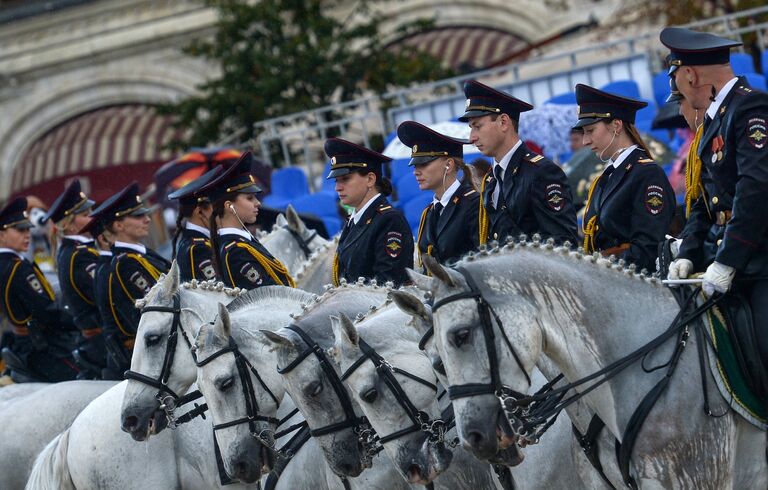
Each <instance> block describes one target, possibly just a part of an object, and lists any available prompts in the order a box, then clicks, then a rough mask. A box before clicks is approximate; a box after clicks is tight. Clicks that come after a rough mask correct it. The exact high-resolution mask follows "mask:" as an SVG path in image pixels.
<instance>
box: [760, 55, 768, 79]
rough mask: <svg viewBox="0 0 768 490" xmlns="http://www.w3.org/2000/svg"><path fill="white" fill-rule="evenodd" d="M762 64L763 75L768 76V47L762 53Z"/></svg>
mask: <svg viewBox="0 0 768 490" xmlns="http://www.w3.org/2000/svg"><path fill="white" fill-rule="evenodd" d="M760 66H762V67H763V75H765V76H766V77H768V49H764V50H763V52H762V53H760Z"/></svg>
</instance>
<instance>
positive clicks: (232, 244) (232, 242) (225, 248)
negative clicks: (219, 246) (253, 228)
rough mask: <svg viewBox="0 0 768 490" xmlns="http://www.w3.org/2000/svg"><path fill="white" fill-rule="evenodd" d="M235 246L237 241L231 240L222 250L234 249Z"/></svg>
mask: <svg viewBox="0 0 768 490" xmlns="http://www.w3.org/2000/svg"><path fill="white" fill-rule="evenodd" d="M236 244H237V240H233V241H231V242H229V243H227V244H226V245H224V250H228V249H229V248H231V247H234V246H235V245H236Z"/></svg>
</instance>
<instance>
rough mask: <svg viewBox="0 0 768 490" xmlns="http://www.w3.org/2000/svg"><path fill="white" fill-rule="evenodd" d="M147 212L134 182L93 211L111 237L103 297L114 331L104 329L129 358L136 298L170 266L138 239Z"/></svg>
mask: <svg viewBox="0 0 768 490" xmlns="http://www.w3.org/2000/svg"><path fill="white" fill-rule="evenodd" d="M149 212H150V210H149V209H148V208H146V207H145V206H144V202H143V201H142V200H141V196H140V195H139V185H138V184H137V183H135V182H134V183H132V184H130V185H128V186H126V187H125V188H123V189H122V190H121V191H120V192H118V193H117V194H115V195H114V196H112V197H110V198H109V199H107V200H106V201H104V202H103V203H102V204H101V206H99V207H98V208H97V209H96V210H95V211H94V212H93V215H95V216H97V217H98V219H99V220H100V222H101V224H102V225H103V226H104V229H105V230H107V231H109V232H110V234H111V235H112V236H113V237H114V244H113V246H112V260H111V262H110V266H109V276H108V279H107V287H106V293H107V294H106V298H104V299H105V300H106V301H107V302H108V304H107V306H106V307H107V308H108V309H109V312H110V314H111V316H112V320H113V321H112V322H111V324H110V325H108V326H109V327H112V326H114V327H117V331H109V332H105V333H106V334H107V335H108V336H110V339H119V341H120V342H119V343H120V344H121V345H122V346H123V347H125V349H126V351H127V354H128V359H129V360H130V353H131V352H133V342H134V337H135V335H136V330H137V328H138V326H139V319H140V317H141V312H140V311H139V310H138V309H137V308H136V306H135V303H136V300H138V299H141V298H143V297H144V296H145V295H146V294H147V293H148V292H149V290H150V289H151V288H152V286H153V285H154V284H155V282H157V279H158V277H159V276H160V274H163V273H165V272H168V269H169V268H170V264H169V263H168V261H167V260H165V259H164V258H162V257H161V256H160V255H158V254H157V253H156V252H155V251H154V250H152V249H149V248H147V247H145V246H144V245H143V244H142V243H141V240H142V239H144V238H146V237H147V236H148V235H149V216H148V214H149ZM105 327H106V326H105ZM122 367H123V366H121V368H122ZM126 369H127V367H126Z"/></svg>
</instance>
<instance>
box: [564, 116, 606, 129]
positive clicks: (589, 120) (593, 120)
mask: <svg viewBox="0 0 768 490" xmlns="http://www.w3.org/2000/svg"><path fill="white" fill-rule="evenodd" d="M603 120H604V119H603V118H601V117H585V118H583V119H579V120H578V121H576V124H574V125H573V127H572V128H571V129H581V128H584V127H585V126H589V125H590V124H595V123H597V122H600V121H603Z"/></svg>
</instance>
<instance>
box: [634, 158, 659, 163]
mask: <svg viewBox="0 0 768 490" xmlns="http://www.w3.org/2000/svg"><path fill="white" fill-rule="evenodd" d="M654 161H655V160H654V159H653V158H641V159H640V160H638V161H637V163H653V162H654Z"/></svg>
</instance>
